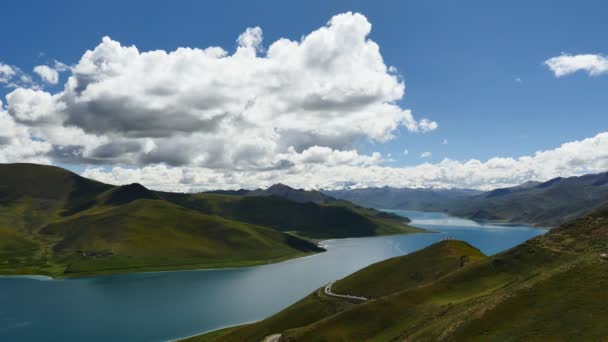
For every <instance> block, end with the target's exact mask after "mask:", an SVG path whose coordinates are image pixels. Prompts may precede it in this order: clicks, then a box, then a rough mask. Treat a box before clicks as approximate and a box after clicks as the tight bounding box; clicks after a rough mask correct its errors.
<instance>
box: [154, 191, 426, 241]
mask: <svg viewBox="0 0 608 342" xmlns="http://www.w3.org/2000/svg"><path fill="white" fill-rule="evenodd" d="M159 194H160V196H162V197H163V198H165V199H167V200H168V201H171V202H173V203H175V204H178V205H181V206H183V207H186V208H191V209H193V210H198V211H201V212H204V213H207V214H214V215H221V216H224V217H228V218H231V219H234V220H239V221H243V222H248V223H252V224H257V225H263V226H267V227H271V228H274V229H277V230H280V231H285V232H295V233H296V234H298V235H301V236H306V237H309V238H315V239H322V238H343V237H358V236H373V235H382V234H404V233H415V232H422V231H424V230H422V229H418V228H414V227H410V226H407V225H406V223H407V222H409V220H408V219H407V218H404V217H400V216H396V215H390V214H387V213H384V212H380V211H377V210H374V209H366V208H361V207H357V206H355V205H353V204H351V203H348V202H344V201H336V202H332V203H327V204H317V203H312V202H306V203H299V202H294V201H291V200H288V199H285V198H281V197H277V196H236V195H219V194H193V195H190V194H175V193H159Z"/></svg>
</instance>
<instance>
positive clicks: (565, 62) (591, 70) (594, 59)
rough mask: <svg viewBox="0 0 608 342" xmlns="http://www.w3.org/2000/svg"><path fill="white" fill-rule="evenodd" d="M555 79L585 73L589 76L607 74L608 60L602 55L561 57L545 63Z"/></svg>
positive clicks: (565, 55)
mask: <svg viewBox="0 0 608 342" xmlns="http://www.w3.org/2000/svg"><path fill="white" fill-rule="evenodd" d="M545 64H546V65H547V66H548V67H549V68H550V69H551V71H553V73H554V74H555V76H556V77H562V76H566V75H570V74H573V73H575V72H577V71H586V72H587V73H588V74H589V75H590V76H597V75H601V74H605V73H608V58H606V57H605V56H602V55H593V54H585V55H567V54H564V55H561V56H558V57H553V58H550V59H548V60H546V61H545Z"/></svg>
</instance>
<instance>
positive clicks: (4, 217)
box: [0, 164, 320, 276]
mask: <svg viewBox="0 0 608 342" xmlns="http://www.w3.org/2000/svg"><path fill="white" fill-rule="evenodd" d="M0 179H1V180H2V181H1V182H0V274H32V273H35V274H48V275H53V276H59V275H81V274H91V273H100V272H114V271H126V270H151V269H155V270H156V269H182V268H202V267H220V266H248V265H253V264H259V263H267V262H271V261H278V260H283V259H286V258H289V257H295V256H299V255H303V254H306V253H312V252H318V251H320V249H318V248H317V247H316V246H315V245H314V244H312V243H310V242H307V241H305V240H302V239H299V238H297V237H294V236H292V235H290V234H284V233H282V232H279V231H276V230H274V229H269V228H264V227H261V226H257V225H253V224H248V223H244V222H239V221H235V220H230V219H227V218H222V217H219V216H217V215H208V214H204V213H201V212H197V211H194V210H190V209H187V208H183V207H179V206H177V205H175V204H172V203H170V202H167V201H165V200H162V199H160V198H159V197H158V195H157V194H156V193H154V192H151V191H149V190H147V189H145V188H144V187H142V186H140V185H129V186H123V187H113V186H110V185H106V184H102V183H98V182H95V181H90V180H87V179H85V178H82V177H80V176H78V175H75V174H73V173H71V172H68V171H65V170H62V169H60V168H56V167H51V166H41V165H32V164H9V165H0ZM77 251H85V252H95V253H97V254H98V255H96V256H93V257H91V256H88V257H85V256H82V253H76V252H77ZM100 254H101V255H100Z"/></svg>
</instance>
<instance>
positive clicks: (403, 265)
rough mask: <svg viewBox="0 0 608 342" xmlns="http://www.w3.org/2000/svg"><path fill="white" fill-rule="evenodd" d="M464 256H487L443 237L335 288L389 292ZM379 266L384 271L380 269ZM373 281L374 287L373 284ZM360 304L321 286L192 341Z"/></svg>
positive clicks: (239, 337)
mask: <svg viewBox="0 0 608 342" xmlns="http://www.w3.org/2000/svg"><path fill="white" fill-rule="evenodd" d="M462 256H468V257H469V258H468V260H469V261H468V262H466V264H465V265H469V264H470V263H473V262H477V261H479V260H481V259H484V258H485V256H484V255H483V254H482V253H481V252H480V251H479V250H477V249H476V248H474V247H472V246H470V245H469V244H467V243H465V242H462V241H442V242H439V243H437V244H434V245H432V246H429V247H428V248H426V249H424V250H421V251H418V252H415V253H412V254H409V255H406V256H401V257H395V258H391V259H387V260H384V261H381V262H378V263H375V264H373V265H370V266H368V267H366V268H364V269H362V270H360V271H357V272H356V273H353V274H352V275H350V276H348V277H346V278H344V279H342V280H340V281H338V282H336V283H335V284H334V285H333V287H332V291H334V292H335V293H345V294H352V295H358V296H367V297H381V296H385V295H388V294H391V293H394V292H395V291H396V290H397V289H403V287H402V286H405V287H407V286H410V287H416V286H419V285H423V284H426V283H428V282H431V281H433V280H434V279H436V277H440V276H441V275H443V274H447V273H450V272H452V271H455V270H457V269H459V268H461V262H460V260H461V257H462ZM377 270H380V271H381V272H380V273H378V272H377ZM379 276H380V277H381V278H378V277H379ZM379 279H382V280H381V281H380V280H379ZM370 285H371V286H372V287H373V288H372V289H370V288H369V287H370ZM378 285H380V286H378ZM358 306H360V305H356V304H353V303H351V302H349V301H345V300H342V299H336V298H333V297H328V296H326V295H325V294H324V292H323V290H322V289H319V290H317V291H315V292H314V293H312V294H310V295H308V296H307V297H305V298H304V299H302V300H300V301H299V302H297V303H295V304H294V305H292V306H290V307H288V308H287V309H285V310H283V311H281V312H279V313H277V314H275V315H273V316H271V317H269V318H267V319H265V320H262V321H260V322H258V323H254V324H248V325H244V326H239V327H235V328H234V329H231V330H229V331H225V332H224V333H222V334H212V335H202V336H199V337H194V338H191V339H190V340H189V341H208V340H211V341H259V340H261V339H263V338H264V337H265V336H268V335H270V334H273V333H280V332H285V331H290V329H295V328H299V327H304V326H308V325H310V324H314V323H315V322H319V321H322V320H324V319H329V318H330V317H333V316H334V315H336V314H339V313H341V312H345V311H348V310H351V309H353V308H356V307H358ZM366 319H368V320H369V318H366Z"/></svg>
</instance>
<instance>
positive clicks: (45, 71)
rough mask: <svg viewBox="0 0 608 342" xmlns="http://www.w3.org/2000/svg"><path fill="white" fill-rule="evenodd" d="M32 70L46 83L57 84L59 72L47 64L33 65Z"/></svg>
mask: <svg viewBox="0 0 608 342" xmlns="http://www.w3.org/2000/svg"><path fill="white" fill-rule="evenodd" d="M34 72H35V73H36V74H38V76H40V78H41V79H42V80H43V81H44V82H46V83H48V84H57V83H58V82H59V73H58V72H57V70H55V69H53V68H51V67H49V66H48V65H38V66H35V67H34Z"/></svg>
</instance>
